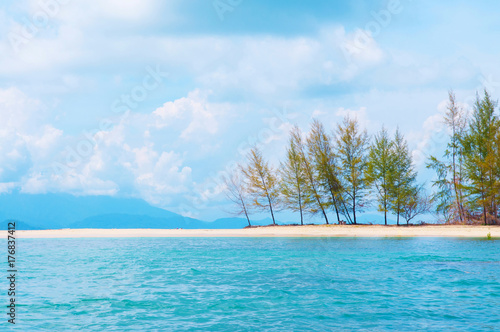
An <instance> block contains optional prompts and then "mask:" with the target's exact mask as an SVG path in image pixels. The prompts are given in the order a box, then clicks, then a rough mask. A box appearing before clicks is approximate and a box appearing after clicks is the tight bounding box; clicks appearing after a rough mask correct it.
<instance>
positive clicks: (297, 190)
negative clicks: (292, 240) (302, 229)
mask: <svg viewBox="0 0 500 332" xmlns="http://www.w3.org/2000/svg"><path fill="white" fill-rule="evenodd" d="M300 135H301V134H300V129H299V128H298V127H297V126H295V127H294V128H293V129H292V132H291V133H290V139H289V143H288V148H287V151H286V160H285V162H284V163H281V165H280V174H281V187H280V189H281V194H282V197H283V205H284V206H285V207H287V208H289V209H291V210H292V211H294V212H297V211H298V212H300V224H301V225H304V216H303V209H304V204H305V200H304V198H305V187H306V174H305V173H306V172H305V170H304V161H303V156H302V154H301V153H300V146H301V144H302V141H301V137H300Z"/></svg>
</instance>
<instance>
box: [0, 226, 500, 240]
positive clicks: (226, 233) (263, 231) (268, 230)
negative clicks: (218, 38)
mask: <svg viewBox="0 0 500 332" xmlns="http://www.w3.org/2000/svg"><path fill="white" fill-rule="evenodd" d="M1 232H2V235H1V236H2V237H3V238H6V237H7V231H1ZM488 234H489V236H490V237H493V238H500V226H462V225H426V226H410V227H407V226H399V227H398V226H382V225H306V226H266V227H254V228H245V229H57V230H31V231H16V237H17V238H100V237H471V238H486V237H488Z"/></svg>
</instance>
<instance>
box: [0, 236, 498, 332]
mask: <svg viewBox="0 0 500 332" xmlns="http://www.w3.org/2000/svg"><path fill="white" fill-rule="evenodd" d="M2 241H3V242H2V243H3V244H4V245H2V247H3V248H7V242H6V241H4V240H2ZM0 242H1V241H0ZM16 246H17V248H16V253H15V255H16V266H15V268H16V271H17V272H16V275H15V276H16V279H15V287H16V289H15V293H16V294H15V304H16V307H15V308H16V309H15V324H12V323H9V322H8V319H10V317H9V316H8V314H7V313H8V310H9V308H8V307H7V305H8V304H9V302H8V301H9V298H10V296H8V295H7V294H8V292H7V291H8V288H9V282H10V281H9V280H8V276H9V275H8V272H6V271H7V263H5V269H2V270H3V272H2V273H3V275H4V276H3V277H2V280H3V281H2V282H1V284H0V285H2V286H0V287H2V288H3V289H1V290H0V293H1V294H3V296H2V298H3V302H4V303H5V306H4V313H2V315H1V316H0V317H2V318H1V320H2V321H0V331H4V330H5V331H8V330H18V331H354V330H355V331H393V330H395V331H499V330H500V240H498V239H486V238H485V239H464V238H92V239H89V238H80V239H17V244H16ZM5 255H6V257H7V250H6V249H5ZM5 262H6V260H5Z"/></svg>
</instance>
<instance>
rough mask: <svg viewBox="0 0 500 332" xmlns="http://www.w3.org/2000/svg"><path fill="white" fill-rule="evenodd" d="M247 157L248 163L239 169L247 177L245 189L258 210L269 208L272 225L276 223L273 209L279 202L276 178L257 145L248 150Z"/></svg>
mask: <svg viewBox="0 0 500 332" xmlns="http://www.w3.org/2000/svg"><path fill="white" fill-rule="evenodd" d="M247 159H248V165H247V166H246V167H243V166H242V167H241V168H240V169H241V171H242V173H243V174H244V176H245V177H246V179H247V182H248V186H247V189H248V193H249V194H250V196H251V197H252V205H253V206H254V207H255V208H256V209H259V210H263V211H265V210H269V212H270V213H271V218H272V220H273V225H276V221H275V219H274V211H275V209H276V207H277V205H278V203H279V188H278V181H277V178H276V176H275V175H274V174H273V169H272V168H271V167H270V166H269V164H268V163H267V162H265V161H264V159H263V157H262V153H261V151H260V150H259V149H258V148H257V147H254V148H252V149H251V150H250V152H249V153H248V156H247Z"/></svg>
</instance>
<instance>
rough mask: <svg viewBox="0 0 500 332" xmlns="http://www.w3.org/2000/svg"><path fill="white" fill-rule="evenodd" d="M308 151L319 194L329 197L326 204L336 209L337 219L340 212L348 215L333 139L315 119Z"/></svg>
mask: <svg viewBox="0 0 500 332" xmlns="http://www.w3.org/2000/svg"><path fill="white" fill-rule="evenodd" d="M307 151H308V155H309V156H310V158H311V161H312V165H313V167H314V170H315V174H316V177H317V179H318V183H319V185H320V186H319V188H317V189H318V194H321V195H322V196H323V197H326V198H327V199H328V201H327V203H326V204H325V205H326V206H331V207H333V208H334V209H335V213H336V215H337V221H338V222H340V214H341V213H342V214H344V215H347V213H346V211H345V209H343V198H342V187H341V184H340V181H339V179H338V171H339V170H338V165H337V164H336V160H335V159H336V156H335V153H334V149H333V147H332V143H331V139H330V137H329V136H328V135H327V134H326V131H325V128H324V127H323V124H322V123H321V122H319V121H318V120H314V121H313V123H312V125H311V131H310V133H309V136H308V137H307Z"/></svg>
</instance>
